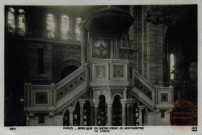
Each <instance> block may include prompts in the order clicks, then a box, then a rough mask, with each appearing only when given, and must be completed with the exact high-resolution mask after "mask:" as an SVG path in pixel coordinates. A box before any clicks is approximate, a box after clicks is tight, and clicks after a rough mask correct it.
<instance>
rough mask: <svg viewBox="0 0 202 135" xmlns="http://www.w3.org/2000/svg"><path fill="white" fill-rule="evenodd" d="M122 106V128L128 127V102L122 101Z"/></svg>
mask: <svg viewBox="0 0 202 135" xmlns="http://www.w3.org/2000/svg"><path fill="white" fill-rule="evenodd" d="M121 106H122V126H125V125H126V112H125V110H126V101H125V100H121Z"/></svg>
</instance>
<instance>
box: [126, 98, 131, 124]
mask: <svg viewBox="0 0 202 135" xmlns="http://www.w3.org/2000/svg"><path fill="white" fill-rule="evenodd" d="M130 106H131V103H130V102H127V104H126V110H127V114H126V126H129V125H130V120H129V119H132V118H131V117H130V113H131V112H130Z"/></svg>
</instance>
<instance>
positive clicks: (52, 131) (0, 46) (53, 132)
mask: <svg viewBox="0 0 202 135" xmlns="http://www.w3.org/2000/svg"><path fill="white" fill-rule="evenodd" d="M165 4H168V5H170V4H171V5H172V4H198V116H199V117H198V124H199V125H198V131H197V132H192V131H186V132H180V131H176V130H174V129H173V128H171V127H169V126H147V127H145V128H144V130H127V132H126V130H124V131H121V130H115V131H112V130H111V131H110V133H108V132H107V133H106V134H125V135H126V134H130V135H143V134H146V135H153V134H155V135H157V134H159V135H163V134H168V135H174V134H179V135H181V134H182V135H191V134H195V135H199V134H200V135H201V134H202V127H201V125H202V124H201V122H202V118H201V117H200V116H202V113H201V112H202V109H201V103H202V102H201V101H202V98H201V95H202V93H201V88H202V87H201V85H202V83H201V79H200V78H202V72H201V71H200V69H202V64H201V58H202V53H200V52H202V45H201V43H202V36H201V35H202V31H201V30H202V29H201V28H202V26H201V25H202V1H201V0H97V1H96V0H88V1H86V0H1V1H0V18H1V21H0V108H1V109H0V135H27V134H29V135H45V134H48V135H70V134H81V135H84V134H104V132H99V133H95V132H93V131H87V130H81V131H71V130H63V127H56V126H53V127H50V126H49V127H40V126H38V127H16V130H14V131H11V130H9V128H7V127H4V5H165Z"/></svg>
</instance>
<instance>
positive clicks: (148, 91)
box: [134, 70, 155, 100]
mask: <svg viewBox="0 0 202 135" xmlns="http://www.w3.org/2000/svg"><path fill="white" fill-rule="evenodd" d="M134 83H135V86H136V87H137V88H138V90H140V91H141V92H142V93H144V94H145V95H146V96H147V97H148V98H150V99H151V100H153V99H154V96H155V87H154V86H153V85H152V84H150V83H149V82H148V81H147V80H146V79H145V78H144V77H143V76H142V75H140V74H139V73H138V72H137V71H136V70H134Z"/></svg>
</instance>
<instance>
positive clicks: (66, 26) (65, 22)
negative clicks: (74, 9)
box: [61, 15, 70, 40]
mask: <svg viewBox="0 0 202 135" xmlns="http://www.w3.org/2000/svg"><path fill="white" fill-rule="evenodd" d="M69 33H70V22H69V17H68V16H66V15H63V16H62V17H61V38H62V39H65V40H67V39H69V38H70V36H69Z"/></svg>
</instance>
